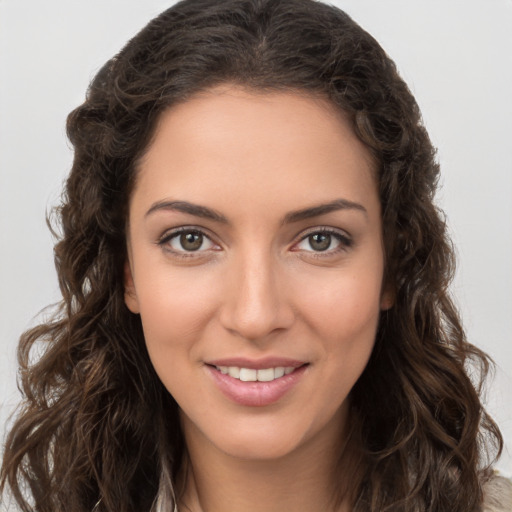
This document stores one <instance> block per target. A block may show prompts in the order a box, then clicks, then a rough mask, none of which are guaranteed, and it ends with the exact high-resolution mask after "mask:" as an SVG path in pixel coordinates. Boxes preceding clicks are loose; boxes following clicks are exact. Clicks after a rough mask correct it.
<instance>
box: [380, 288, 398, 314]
mask: <svg viewBox="0 0 512 512" xmlns="http://www.w3.org/2000/svg"><path fill="white" fill-rule="evenodd" d="M394 304H395V289H394V287H393V286H392V285H391V284H389V283H388V284H386V285H385V286H384V287H383V288H382V294H381V296H380V309H381V311H387V310H388V309H391V308H392V307H393V306H394Z"/></svg>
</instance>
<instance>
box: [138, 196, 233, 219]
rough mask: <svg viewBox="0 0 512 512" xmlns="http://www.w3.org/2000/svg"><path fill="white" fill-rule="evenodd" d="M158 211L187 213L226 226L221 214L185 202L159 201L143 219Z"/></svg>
mask: <svg viewBox="0 0 512 512" xmlns="http://www.w3.org/2000/svg"><path fill="white" fill-rule="evenodd" d="M160 210H174V211H178V212H182V213H188V214H190V215H194V216H195V217H201V218H203V219H209V220H213V221H216V222H221V223H222V224H228V219H226V217H224V215H222V214H221V213H219V212H216V211H215V210H212V209H211V208H207V207H206V206H200V205H198V204H193V203H189V202H187V201H159V202H157V203H154V204H153V205H152V206H151V208H150V209H149V210H148V211H147V212H146V215H145V217H147V216H148V215H151V214H152V213H154V212H157V211H160Z"/></svg>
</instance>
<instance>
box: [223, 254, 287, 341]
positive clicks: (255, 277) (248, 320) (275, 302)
mask: <svg viewBox="0 0 512 512" xmlns="http://www.w3.org/2000/svg"><path fill="white" fill-rule="evenodd" d="M233 263H234V264H233V266H232V268H231V271H230V272H229V275H227V276H226V281H225V283H226V285H227V286H226V288H227V289H226V293H225V296H224V301H223V307H222V311H221V322H222V324H223V326H224V328H225V329H227V330H228V331H230V332H231V333H233V334H236V335H237V336H240V337H242V338H244V339H247V340H250V341H253V342H264V341H265V340H267V339H268V338H269V336H271V335H272V334H275V333H277V332H279V331H284V330H286V329H288V328H290V326H291V325H292V324H293V321H294V317H295V314H294V310H293V307H292V304H291V302H290V301H289V300H288V299H287V297H288V294H287V292H288V289H287V286H286V279H284V276H283V272H282V270H280V268H279V262H277V261H275V258H272V256H271V255H268V254H260V255H258V254H255V253H254V251H250V254H247V255H246V256H245V257H240V258H239V259H238V261H236V262H233Z"/></svg>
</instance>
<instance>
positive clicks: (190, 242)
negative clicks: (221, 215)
mask: <svg viewBox="0 0 512 512" xmlns="http://www.w3.org/2000/svg"><path fill="white" fill-rule="evenodd" d="M160 245H162V246H167V248H168V249H170V250H171V251H172V252H174V253H182V254H183V253H193V252H198V253H199V252H200V253H202V252H205V251H208V250H210V249H214V248H215V247H216V245H215V244H214V243H213V242H212V241H211V240H210V238H209V237H208V236H206V235H205V234H204V233H202V232H201V231H197V230H193V229H191V230H188V229H182V230H179V231H178V232H174V233H172V234H170V235H168V236H166V237H165V238H163V239H162V240H161V241H160Z"/></svg>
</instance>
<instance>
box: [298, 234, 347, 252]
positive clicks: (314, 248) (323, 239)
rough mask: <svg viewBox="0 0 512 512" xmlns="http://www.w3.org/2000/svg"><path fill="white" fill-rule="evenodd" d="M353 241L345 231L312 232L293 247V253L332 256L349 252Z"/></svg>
mask: <svg viewBox="0 0 512 512" xmlns="http://www.w3.org/2000/svg"><path fill="white" fill-rule="evenodd" d="M352 243H353V242H352V239H351V238H350V236H349V235H348V234H346V233H345V232H343V231H341V230H340V231H338V230H334V229H329V230H327V229H320V230H318V231H310V232H309V234H308V233H306V234H305V235H304V236H303V238H302V239H301V240H300V241H299V243H297V244H296V245H294V246H293V248H292V250H293V251H302V252H306V253H307V252H309V253H325V255H326V256H327V255H332V254H335V253H337V252H338V251H341V250H348V249H349V248H350V247H351V246H352Z"/></svg>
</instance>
